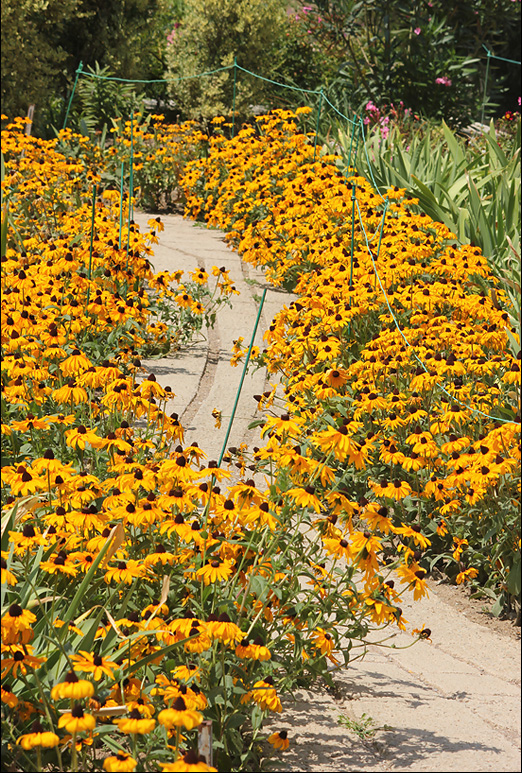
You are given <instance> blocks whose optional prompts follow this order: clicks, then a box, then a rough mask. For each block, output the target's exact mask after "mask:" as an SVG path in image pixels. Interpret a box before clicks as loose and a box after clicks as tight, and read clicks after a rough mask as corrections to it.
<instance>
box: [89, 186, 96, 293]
mask: <svg viewBox="0 0 522 773" xmlns="http://www.w3.org/2000/svg"><path fill="white" fill-rule="evenodd" d="M97 190H98V186H97V185H95V186H94V188H93V191H92V216H91V246H90V248H89V271H88V274H87V278H88V280H89V286H88V287H87V303H86V306H88V305H89V298H90V295H91V273H92V248H93V243H94V215H95V211H96V193H97Z"/></svg>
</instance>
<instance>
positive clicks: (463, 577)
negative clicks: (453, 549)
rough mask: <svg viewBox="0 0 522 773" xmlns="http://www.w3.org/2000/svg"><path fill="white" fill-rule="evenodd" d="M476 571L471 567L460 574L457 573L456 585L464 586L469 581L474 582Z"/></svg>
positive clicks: (476, 575)
mask: <svg viewBox="0 0 522 773" xmlns="http://www.w3.org/2000/svg"><path fill="white" fill-rule="evenodd" d="M478 573H479V572H478V569H475V567H473V566H471V567H469V569H464V570H463V571H462V572H459V573H458V574H457V576H456V578H455V581H456V583H457V585H463V584H464V585H465V584H466V583H467V582H469V580H474V579H475V577H478Z"/></svg>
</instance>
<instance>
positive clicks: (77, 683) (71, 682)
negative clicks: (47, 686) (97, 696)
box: [51, 671, 94, 701]
mask: <svg viewBox="0 0 522 773" xmlns="http://www.w3.org/2000/svg"><path fill="white" fill-rule="evenodd" d="M93 695H94V686H93V684H92V683H91V682H88V681H87V680H86V679H78V676H77V675H76V674H75V673H74V671H68V672H67V674H66V675H65V680H64V681H63V682H60V683H59V684H56V685H55V686H54V687H53V688H52V690H51V698H52V699H53V701H57V700H61V699H62V698H70V699H71V700H79V699H80V698H91V697H92V696H93Z"/></svg>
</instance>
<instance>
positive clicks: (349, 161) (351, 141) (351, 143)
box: [346, 121, 356, 177]
mask: <svg viewBox="0 0 522 773" xmlns="http://www.w3.org/2000/svg"><path fill="white" fill-rule="evenodd" d="M355 126H356V124H355V121H353V126H352V136H351V137H350V152H349V153H348V164H347V165H346V176H347V177H348V171H349V170H350V169H351V166H352V145H353V138H354V135H355Z"/></svg>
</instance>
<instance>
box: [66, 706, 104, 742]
mask: <svg viewBox="0 0 522 773" xmlns="http://www.w3.org/2000/svg"><path fill="white" fill-rule="evenodd" d="M58 727H59V728H62V727H63V728H65V730H66V731H67V732H68V733H71V735H74V734H75V733H81V732H83V731H84V730H87V731H91V730H94V728H95V727H96V720H95V718H94V717H93V716H92V714H86V713H85V712H84V710H83V707H82V706H80V704H79V703H76V704H75V705H74V706H73V707H72V709H71V711H68V712H66V713H65V714H62V716H61V717H60V719H59V720H58Z"/></svg>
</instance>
